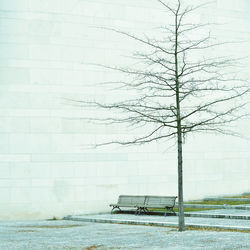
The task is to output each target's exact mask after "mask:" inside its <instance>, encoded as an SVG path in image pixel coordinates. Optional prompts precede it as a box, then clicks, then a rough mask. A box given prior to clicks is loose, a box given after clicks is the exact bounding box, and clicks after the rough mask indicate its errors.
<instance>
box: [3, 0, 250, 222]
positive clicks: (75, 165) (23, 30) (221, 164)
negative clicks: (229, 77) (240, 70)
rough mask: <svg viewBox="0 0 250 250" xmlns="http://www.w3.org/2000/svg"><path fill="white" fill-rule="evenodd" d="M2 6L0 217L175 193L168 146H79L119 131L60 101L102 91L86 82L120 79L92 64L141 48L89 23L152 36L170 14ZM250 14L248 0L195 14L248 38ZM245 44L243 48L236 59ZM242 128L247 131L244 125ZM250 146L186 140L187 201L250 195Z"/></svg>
mask: <svg viewBox="0 0 250 250" xmlns="http://www.w3.org/2000/svg"><path fill="white" fill-rule="evenodd" d="M192 2H194V1H192ZM198 2H199V1H198ZM236 2H237V4H235V3H236ZM0 10H1V12H0V19H1V20H0V71H1V72H0V197H1V198H0V219H34V218H37V219H40V218H50V217H53V216H57V217H60V216H64V215H67V214H74V213H94V212H103V211H108V210H109V207H108V206H107V205H108V204H109V203H111V202H113V201H115V200H116V199H117V196H118V195H119V194H156V195H157V194H158V195H176V194H177V170H176V156H175V151H174V149H173V148H169V147H168V146H169V145H164V144H161V145H150V146H145V147H140V148H101V149H98V150H92V151H91V150H88V151H87V150H84V149H82V145H83V144H86V143H89V142H93V141H97V140H102V139H103V138H110V137H112V136H116V135H117V136H125V134H124V133H125V132H124V131H123V130H122V129H120V128H117V127H116V128H114V127H113V128H112V129H111V128H105V129H104V128H100V127H94V126H92V125H89V124H86V122H84V121H83V120H79V119H73V118H79V117H81V116H84V115H85V112H86V111H83V110H81V109H79V108H76V107H72V106H70V105H68V102H67V101H65V99H64V98H75V99H77V98H79V99H80V98H87V97H89V96H97V97H100V96H102V92H100V91H99V90H98V88H97V87H90V86H91V84H93V83H96V82H98V81H103V80H107V79H114V78H116V79H117V77H119V76H117V75H116V74H113V75H110V73H107V72H106V71H104V70H100V69H96V67H93V66H91V65H90V64H89V63H103V64H112V65H113V64H120V63H124V64H125V63H126V62H128V63H129V62H130V61H129V59H127V58H126V57H125V55H128V54H129V53H130V52H131V51H133V50H134V49H136V48H137V44H134V42H132V41H129V40H124V38H122V37H121V36H119V35H116V34H113V33H110V32H108V31H105V30H101V29H98V28H95V27H100V26H106V27H117V28H119V29H124V30H129V31H132V32H134V33H139V34H141V33H143V32H145V33H146V32H150V31H152V30H151V28H152V27H155V26H158V25H159V24H162V21H164V20H166V13H165V12H163V11H162V8H161V6H160V5H159V4H158V3H157V2H156V1H153V0H150V1H143V0H137V1H133V0H126V1H125V0H120V1H117V0H99V1H94V0H83V1H79V0H1V2H0ZM249 12H250V4H249V1H248V0H241V1H239V0H238V1H234V0H230V1H228V0H227V1H226V0H217V1H215V4H214V5H213V6H212V7H208V8H207V9H206V10H205V11H203V12H202V13H201V14H199V15H197V16H195V17H194V19H196V20H199V19H200V20H211V21H218V22H224V23H226V24H225V25H224V26H223V27H221V28H218V29H217V30H216V31H214V32H215V33H216V34H217V35H218V37H219V38H221V37H222V38H226V39H228V38H229V39H238V38H240V39H245V40H247V39H248V40H249V38H250V32H249V30H250V29H249V28H250V19H249ZM247 46H248V45H241V46H239V50H238V52H239V54H240V55H244V54H246V51H247V49H248V47H247ZM103 98H114V97H113V96H112V93H111V94H110V96H104V97H103ZM239 126H241V127H242V129H243V128H244V130H243V131H244V133H245V135H246V136H250V133H249V131H250V126H249V122H242V123H241V124H239ZM249 146H250V142H249V140H240V139H235V138H231V137H229V138H228V137H221V136H208V135H204V136H193V137H190V138H189V139H188V141H187V143H186V144H185V147H184V150H185V154H184V159H185V162H184V174H185V177H184V179H185V180H184V181H185V183H184V188H185V198H186V199H194V198H201V197H204V196H206V195H216V194H217V195H219V194H236V193H241V192H246V191H250V190H249V189H250V187H249V183H248V180H249V179H250V168H249V166H250V147H249Z"/></svg>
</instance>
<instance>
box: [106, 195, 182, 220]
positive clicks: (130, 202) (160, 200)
mask: <svg viewBox="0 0 250 250" xmlns="http://www.w3.org/2000/svg"><path fill="white" fill-rule="evenodd" d="M176 198H177V196H153V195H120V196H119V198H118V202H117V203H116V204H110V206H112V207H113V208H112V210H111V214H112V212H113V211H114V209H116V208H117V209H119V210H120V211H121V209H120V207H133V208H136V211H135V213H136V214H140V212H141V211H143V212H149V211H148V208H162V209H166V212H165V214H164V216H166V215H167V212H168V211H171V212H173V213H174V214H175V212H174V210H173V208H174V205H175V200H176Z"/></svg>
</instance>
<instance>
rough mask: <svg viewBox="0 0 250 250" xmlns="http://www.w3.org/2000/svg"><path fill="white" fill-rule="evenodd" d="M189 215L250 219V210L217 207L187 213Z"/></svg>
mask: <svg viewBox="0 0 250 250" xmlns="http://www.w3.org/2000/svg"><path fill="white" fill-rule="evenodd" d="M185 216H188V217H203V218H226V219H240V220H250V210H235V209H216V210H201V211H196V212H188V213H185Z"/></svg>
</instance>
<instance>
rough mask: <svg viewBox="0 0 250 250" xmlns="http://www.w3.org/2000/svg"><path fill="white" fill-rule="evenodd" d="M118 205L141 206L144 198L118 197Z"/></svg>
mask: <svg viewBox="0 0 250 250" xmlns="http://www.w3.org/2000/svg"><path fill="white" fill-rule="evenodd" d="M118 204H120V205H130V206H133V205H134V206H143V205H144V204H145V196H142V195H120V196H119V199H118Z"/></svg>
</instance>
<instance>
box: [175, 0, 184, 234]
mask: <svg viewBox="0 0 250 250" xmlns="http://www.w3.org/2000/svg"><path fill="white" fill-rule="evenodd" d="M179 9H180V2H179V6H178V8H177V10H176V13H175V53H174V57H175V87H176V96H175V97H176V121H177V144H178V203H179V231H180V232H181V231H184V229H185V222H184V208H183V181H182V180H183V176H182V127H181V108H180V90H179V89H180V84H179V73H178V12H179Z"/></svg>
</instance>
